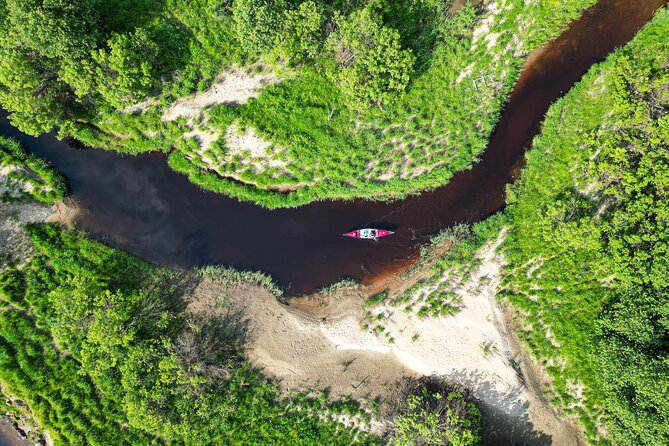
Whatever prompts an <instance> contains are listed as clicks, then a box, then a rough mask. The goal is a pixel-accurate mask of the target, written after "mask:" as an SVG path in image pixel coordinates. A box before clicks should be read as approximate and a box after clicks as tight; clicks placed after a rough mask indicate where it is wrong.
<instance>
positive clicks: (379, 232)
mask: <svg viewBox="0 0 669 446" xmlns="http://www.w3.org/2000/svg"><path fill="white" fill-rule="evenodd" d="M391 234H393V232H392V231H386V230H385V229H374V228H365V229H356V230H355V231H351V232H347V233H345V234H343V235H344V237H352V238H359V239H366V240H377V239H378V238H380V237H386V236H388V235H391Z"/></svg>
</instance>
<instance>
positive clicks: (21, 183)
mask: <svg viewBox="0 0 669 446" xmlns="http://www.w3.org/2000/svg"><path fill="white" fill-rule="evenodd" d="M0 167H1V168H4V169H7V170H8V173H7V174H6V175H5V184H3V185H2V186H3V188H4V192H3V194H2V199H16V198H21V197H28V196H29V197H32V198H34V199H36V200H38V201H41V202H42V203H46V204H53V203H55V202H56V201H58V200H62V199H63V198H65V196H66V195H67V184H66V182H65V177H63V176H62V175H61V174H59V173H58V172H56V171H54V170H53V169H52V167H51V165H50V164H49V163H48V162H46V161H44V160H43V159H41V158H38V157H36V156H34V155H30V154H28V152H27V151H26V150H25V148H24V147H23V146H22V145H21V143H19V142H18V141H16V140H14V139H10V138H4V137H0Z"/></svg>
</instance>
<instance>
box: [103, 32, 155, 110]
mask: <svg viewBox="0 0 669 446" xmlns="http://www.w3.org/2000/svg"><path fill="white" fill-rule="evenodd" d="M108 46H109V49H108V50H99V51H98V52H97V53H95V54H94V60H95V61H96V62H97V64H98V70H97V82H98V91H99V92H100V94H101V95H102V97H103V98H104V99H105V100H106V101H107V102H109V103H110V104H111V105H113V106H114V107H116V108H119V109H120V108H124V107H125V106H127V105H129V104H131V103H133V102H136V101H138V100H141V99H143V98H144V97H146V96H147V95H148V94H149V92H150V90H151V87H152V86H153V84H154V82H155V77H156V75H155V73H156V68H155V66H156V64H157V58H158V46H157V45H156V44H155V42H153V40H152V39H151V37H150V36H149V33H148V32H147V31H146V30H144V29H141V28H138V29H136V30H135V31H134V32H132V33H129V34H113V35H112V37H111V39H109V43H108Z"/></svg>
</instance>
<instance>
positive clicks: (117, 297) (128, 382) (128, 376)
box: [0, 225, 375, 445]
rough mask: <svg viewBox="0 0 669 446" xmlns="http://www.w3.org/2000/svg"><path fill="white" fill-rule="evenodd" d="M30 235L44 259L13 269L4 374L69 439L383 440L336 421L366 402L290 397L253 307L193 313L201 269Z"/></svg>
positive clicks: (54, 234) (0, 285) (2, 352)
mask: <svg viewBox="0 0 669 446" xmlns="http://www.w3.org/2000/svg"><path fill="white" fill-rule="evenodd" d="M29 231H30V233H31V236H32V239H33V242H34V244H35V249H36V256H35V257H34V258H33V259H32V261H31V262H30V263H29V264H27V265H26V266H24V267H23V268H22V269H21V270H18V269H16V268H12V269H9V270H6V271H5V272H3V274H2V276H1V277H0V279H1V280H0V303H1V305H2V308H0V382H2V385H3V388H4V389H5V390H6V391H7V392H8V393H10V394H11V395H13V396H14V397H16V398H19V399H21V400H22V401H24V402H25V403H26V404H27V405H28V407H29V409H30V411H31V412H32V414H33V416H34V417H35V418H36V419H37V420H39V422H40V424H41V425H42V426H43V427H44V428H46V429H47V430H48V431H49V433H50V435H51V436H52V437H53V438H54V441H55V442H56V444H68V445H69V444H82V445H83V444H99V445H109V444H115V445H116V444H117V445H122V444H142V445H146V444H162V443H170V444H318V445H321V444H341V445H344V444H346V445H348V444H351V443H353V442H355V443H360V444H370V443H374V442H375V440H374V438H372V437H369V436H368V435H366V434H364V433H362V432H359V431H357V430H355V429H353V428H346V427H344V426H343V425H341V424H339V423H338V422H336V421H334V418H336V417H337V416H338V414H342V413H347V414H349V415H354V414H356V413H357V412H358V408H357V405H356V404H354V403H353V402H351V401H338V402H328V401H327V398H326V397H325V395H322V394H321V395H317V397H309V396H307V395H306V394H302V393H299V392H298V393H292V394H291V395H290V396H284V395H282V393H281V391H280V389H279V386H278V384H277V383H275V382H272V381H268V380H267V379H266V378H264V377H263V376H262V374H261V373H260V372H259V371H258V370H255V369H253V368H252V367H251V366H250V365H249V363H248V362H247V360H246V359H245V357H244V355H243V354H242V346H243V343H244V339H245V337H246V336H247V333H246V326H245V324H244V319H243V317H241V315H240V314H239V312H234V311H227V312H225V314H224V315H223V316H221V315H218V316H216V317H214V316H212V317H207V316H204V315H200V316H198V315H194V314H190V313H185V312H184V310H183V308H184V302H183V296H184V293H185V292H186V290H188V289H190V287H192V286H193V284H192V282H193V279H194V278H196V277H194V276H193V275H190V274H188V273H177V272H173V271H168V270H162V269H157V268H155V267H151V266H149V265H147V264H145V263H143V262H142V261H140V260H138V259H136V258H134V257H131V256H129V255H127V254H125V253H122V252H120V251H117V250H114V249H111V248H107V247H105V246H103V245H101V244H99V243H97V242H93V241H91V240H89V239H87V238H86V237H85V236H83V235H82V234H81V233H77V232H72V231H65V230H62V229H59V228H58V227H57V226H53V225H37V226H30V227H29ZM205 273H207V274H210V273H211V271H209V272H205ZM217 274H219V275H220V274H222V276H223V277H229V274H227V273H220V272H217ZM244 278H245V279H246V278H248V277H247V276H246V275H244ZM252 279H253V280H258V277H257V276H254V277H253V278H252Z"/></svg>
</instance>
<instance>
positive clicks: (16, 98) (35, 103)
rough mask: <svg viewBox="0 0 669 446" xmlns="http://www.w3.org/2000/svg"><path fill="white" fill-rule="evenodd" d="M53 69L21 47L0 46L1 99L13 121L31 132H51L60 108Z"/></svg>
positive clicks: (60, 94)
mask: <svg viewBox="0 0 669 446" xmlns="http://www.w3.org/2000/svg"><path fill="white" fill-rule="evenodd" d="M55 76H56V74H55V69H54V67H52V66H48V65H45V64H43V63H42V61H40V60H37V59H35V58H34V57H31V55H29V54H28V52H27V51H25V50H24V49H22V48H11V47H10V48H8V47H4V48H0V103H2V106H3V107H4V108H5V109H6V110H7V111H8V112H10V113H11V116H10V119H11V121H12V123H13V124H14V125H16V126H18V127H19V129H20V130H21V131H23V132H25V133H28V134H30V135H34V136H37V135H39V134H40V133H47V132H50V131H51V130H52V129H53V128H54V126H56V125H58V123H59V122H60V118H61V110H62V108H63V106H62V103H61V101H60V99H61V96H62V93H63V87H62V85H61V84H60V83H59V82H58V81H57V79H55Z"/></svg>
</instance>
